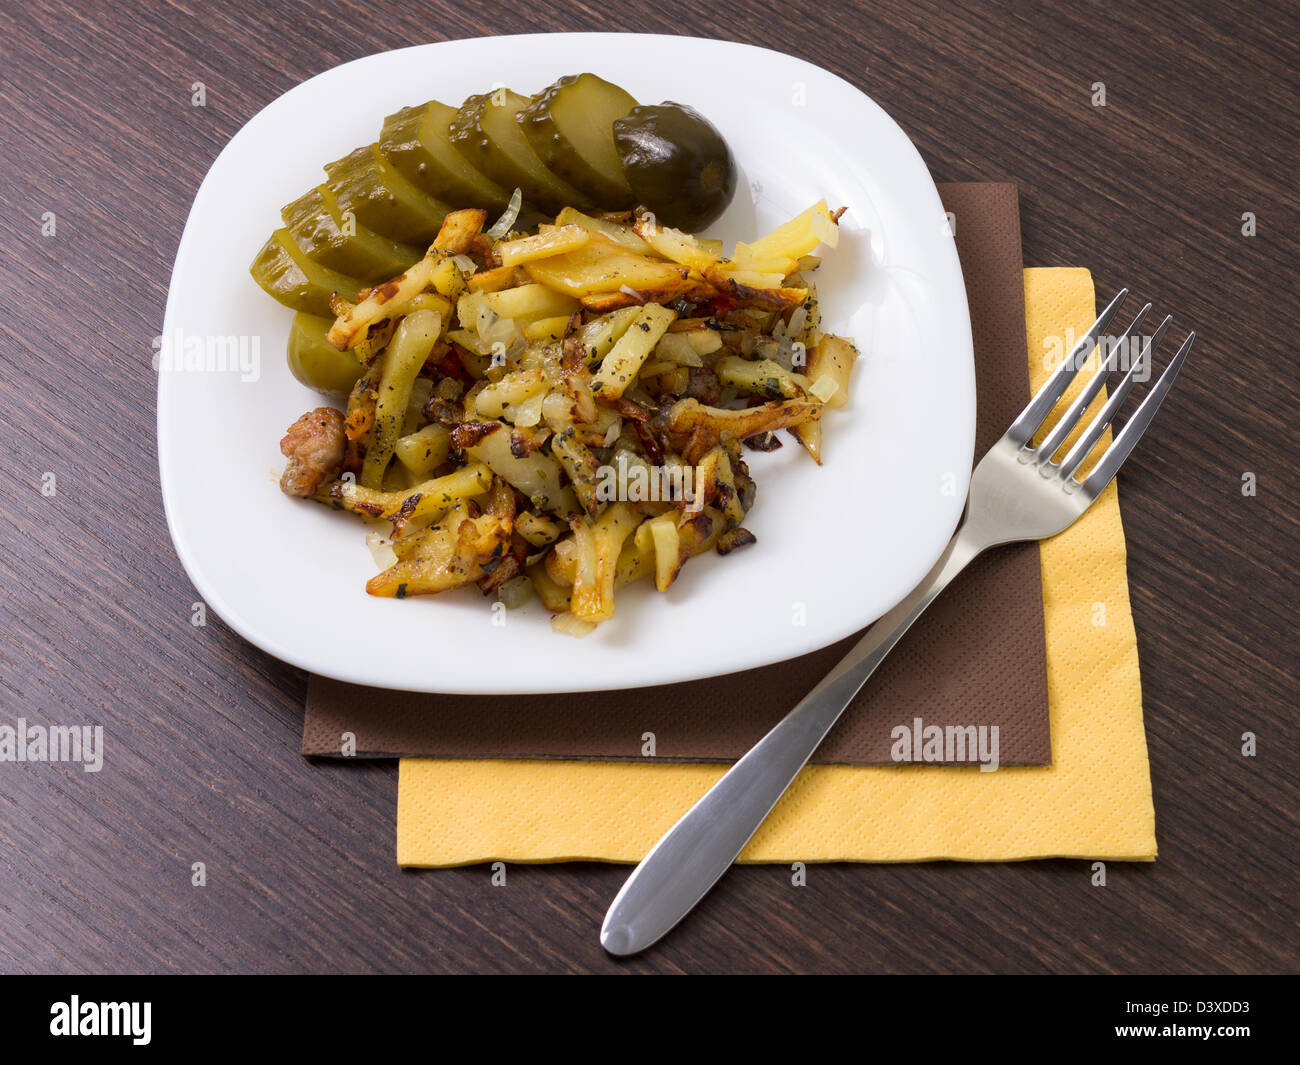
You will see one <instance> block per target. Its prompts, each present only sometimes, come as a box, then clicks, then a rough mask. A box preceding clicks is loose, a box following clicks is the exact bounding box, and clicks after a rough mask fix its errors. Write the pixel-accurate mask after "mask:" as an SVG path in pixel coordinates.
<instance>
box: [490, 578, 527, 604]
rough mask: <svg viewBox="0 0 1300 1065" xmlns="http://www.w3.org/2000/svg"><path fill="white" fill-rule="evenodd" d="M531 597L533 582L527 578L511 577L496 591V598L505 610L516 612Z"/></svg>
mask: <svg viewBox="0 0 1300 1065" xmlns="http://www.w3.org/2000/svg"><path fill="white" fill-rule="evenodd" d="M532 597H533V582H532V581H530V580H529V579H528V578H527V577H512V578H511V579H510V580H508V581H506V582H505V584H503V585H501V587H500V588H498V589H497V598H498V599H500V600H501V602H503V603H504V604H505V606H506V609H507V610H518V609H519V608H520V607H521V606H523V605H524V604H525V603H526V602H528V600H530V599H531V598H532Z"/></svg>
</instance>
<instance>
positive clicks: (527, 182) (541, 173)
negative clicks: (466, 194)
mask: <svg viewBox="0 0 1300 1065" xmlns="http://www.w3.org/2000/svg"><path fill="white" fill-rule="evenodd" d="M527 104H528V98H527V97H524V96H520V95H519V94H518V93H514V92H511V91H510V90H509V89H497V90H495V91H494V92H491V93H484V94H482V95H480V96H471V97H470V98H469V99H468V100H466V101H465V103H464V104H462V105H461V109H460V111H458V112H457V114H456V118H455V120H454V121H453V122H452V124H451V140H452V143H453V144H455V146H456V147H457V148H458V149H459V150H460V152H461V154H462V155H464V156H465V158H467V159H468V160H469V161H470V162H471V163H472V164H473V165H474V166H476V167H477V168H478V169H480V170H482V171H483V172H484V173H485V174H487V175H488V176H489V177H490V178H492V180H493V181H495V182H497V184H499V185H501V186H502V187H504V188H510V189H514V188H518V189H520V190H521V191H522V192H523V198H524V203H525V204H527V205H529V206H531V207H533V208H535V209H537V210H541V211H545V212H546V213H547V214H549V215H551V216H554V215H556V214H557V213H558V212H559V211H560V210H561V209H562V208H564V207H592V206H594V202H593V201H592V199H591V197H589V196H587V195H585V194H584V193H582V192H580V191H579V190H578V189H575V188H574V187H573V186H572V185H570V184H569V183H568V182H566V181H563V180H562V179H561V178H559V177H558V176H556V175H555V174H553V173H552V172H551V171H550V170H548V169H547V168H546V165H545V164H544V163H543V162H542V160H541V158H540V157H539V156H538V154H537V152H535V151H534V150H533V146H532V145H531V144H530V143H529V141H528V138H527V137H526V136H524V131H523V127H522V126H521V125H520V124H519V122H518V121H517V118H518V115H519V112H520V111H522V110H523V109H524V107H526V106H527Z"/></svg>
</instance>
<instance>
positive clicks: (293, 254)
mask: <svg viewBox="0 0 1300 1065" xmlns="http://www.w3.org/2000/svg"><path fill="white" fill-rule="evenodd" d="M249 272H250V273H251V274H252V275H253V280H254V281H256V282H257V283H258V284H259V285H261V286H262V288H263V289H264V290H265V291H266V292H267V293H268V294H269V295H271V296H272V297H274V298H275V299H277V300H279V301H280V302H281V303H283V304H284V305H285V306H286V307H292V308H293V309H294V310H295V311H306V312H307V313H308V314H317V315H321V316H322V317H324V316H327V315H332V313H333V312H332V311H331V310H330V296H331V295H332V294H333V293H335V292H337V293H338V294H339V295H340V296H342V297H343V298H344V299H348V300H355V299H356V298H357V290H358V289H360V288H361V287H362V285H361V282H359V281H358V280H357V279H356V278H355V277H349V276H348V275H346V274H341V273H339V272H338V271H337V270H331V269H329V268H328V267H325V266H321V264H320V263H318V262H315V261H314V260H312V259H309V258H308V257H307V256H306V255H305V254H304V253H303V250H302V249H301V248H300V247H298V244H297V242H296V241H295V240H294V239H293V237H292V235H291V234H290V233H289V231H288V230H287V229H283V228H281V229H277V230H276V231H275V232H274V233H272V234H271V239H270V240H268V241H267V242H266V243H265V244H264V245H262V250H261V251H259V252H258V253H257V258H255V259H254V260H253V265H252V266H250V267H249Z"/></svg>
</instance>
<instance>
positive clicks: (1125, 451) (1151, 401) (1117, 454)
mask: <svg viewBox="0 0 1300 1065" xmlns="http://www.w3.org/2000/svg"><path fill="white" fill-rule="evenodd" d="M1195 339H1196V334H1195V333H1188V334H1187V339H1186V340H1184V341H1183V346H1182V347H1181V348H1179V349H1178V353H1177V354H1176V355H1175V356H1174V357H1173V358H1172V359H1170V360H1169V365H1168V366H1166V367H1165V372H1164V373H1162V374H1161V375H1160V380H1159V381H1157V382H1156V383H1155V387H1153V388H1152V389H1151V391H1150V392H1148V393H1147V395H1146V398H1145V399H1144V400H1142V405H1141V406H1139V407H1138V409H1137V410H1135V411H1134V412H1133V417H1131V418H1130V419H1129V420H1128V422H1127V424H1126V425H1125V426H1124V428H1123V429H1121V430H1120V434H1119V436H1117V437H1116V438H1115V442H1114V443H1112V444H1111V445H1110V447H1109V448H1107V449H1106V454H1105V455H1103V456H1102V459H1101V461H1100V462H1099V463H1097V468H1096V469H1095V470H1093V471H1092V473H1090V474H1089V475H1088V479H1087V480H1086V481H1084V482H1083V490H1084V492H1086V493H1087V494H1088V495H1089V496H1091V497H1093V498H1096V496H1098V495H1099V494H1100V493H1101V490H1102V489H1103V488H1105V487H1106V486H1107V485H1108V484H1110V482H1111V481H1112V480H1113V479H1114V477H1115V474H1116V473H1118V472H1119V468H1120V467H1121V466H1122V465H1123V464H1124V460H1125V459H1127V458H1128V457H1129V454H1130V453H1131V452H1132V451H1133V448H1134V447H1135V446H1136V445H1137V442H1138V440H1140V439H1141V438H1142V434H1143V433H1144V432H1146V428H1147V426H1148V425H1150V424H1151V419H1152V418H1154V417H1155V416H1156V411H1157V410H1158V409H1159V407H1160V402H1161V400H1163V399H1164V398H1165V396H1166V395H1167V394H1168V392H1169V390H1170V389H1171V388H1172V387H1173V386H1174V378H1175V377H1177V376H1178V371H1179V370H1180V369H1181V368H1182V365H1183V360H1184V359H1186V358H1187V353H1188V352H1189V351H1191V350H1192V341H1194V340H1195Z"/></svg>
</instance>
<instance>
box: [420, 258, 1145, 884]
mask: <svg viewBox="0 0 1300 1065" xmlns="http://www.w3.org/2000/svg"><path fill="white" fill-rule="evenodd" d="M1025 303H1026V333H1027V335H1028V341H1029V372H1030V383H1031V385H1032V387H1033V388H1035V389H1036V388H1037V387H1038V386H1039V385H1040V384H1041V383H1042V382H1043V380H1044V379H1045V378H1046V377H1047V376H1048V373H1049V372H1050V371H1049V366H1050V356H1051V355H1052V353H1053V345H1054V344H1057V343H1058V341H1057V340H1056V339H1055V338H1060V340H1059V343H1064V342H1065V340H1066V339H1067V338H1068V337H1069V334H1070V330H1073V335H1074V336H1079V335H1082V334H1083V332H1084V331H1085V330H1086V329H1087V328H1088V326H1089V325H1090V324H1091V323H1092V320H1093V318H1094V317H1095V313H1094V306H1095V305H1094V295H1093V286H1092V276H1091V275H1090V274H1089V272H1088V271H1087V270H1078V269H1037V270H1026V271H1025ZM1055 353H1056V357H1057V359H1058V360H1059V358H1060V355H1061V354H1062V352H1061V351H1060V349H1059V347H1057V348H1056V349H1055ZM1080 383H1081V382H1080ZM1100 402H1101V400H1100V399H1099V400H1098V403H1100ZM1042 567H1043V607H1044V612H1045V621H1046V632H1047V667H1048V696H1049V700H1050V704H1051V725H1052V754H1053V764H1052V765H1050V766H1013V767H1007V768H1003V769H999V770H997V772H995V773H981V772H979V770H978V769H977V768H975V767H971V768H965V767H952V768H945V767H940V766H925V765H909V766H897V767H895V766H838V765H823V766H809V767H807V768H806V769H804V771H803V772H802V773H801V774H800V775H799V778H798V779H797V780H796V781H795V783H794V786H793V787H791V789H790V790H789V792H787V793H786V795H785V797H784V798H783V799H782V800H781V802H780V803H779V804H778V805H777V807H776V809H775V810H774V811H773V812H772V815H771V816H770V817H769V818H768V819H767V821H766V822H765V823H764V824H763V827H762V828H760V829H759V830H758V834H757V835H755V836H754V838H753V839H752V840H751V841H750V844H749V846H748V847H747V848H746V849H745V852H744V854H742V855H741V859H740V860H741V861H744V862H783V863H784V862H793V861H805V862H807V861H863V862H906V861H924V860H928V859H935V858H948V859H957V860H961V861H1010V860H1016V859H1025V858H1052V857H1064V858H1100V859H1114V860H1132V861H1154V860H1155V855H1156V840H1155V812H1154V809H1153V808H1152V804H1151V780H1150V773H1149V769H1148V765H1147V747H1146V735H1145V733H1144V731H1143V727H1142V692H1141V685H1140V681H1139V677H1138V658H1137V643H1136V638H1135V634H1134V631H1133V618H1132V615H1131V613H1130V611H1129V599H1128V583H1127V578H1126V573H1125V549H1124V532H1123V529H1122V527H1121V525H1120V514H1119V500H1118V497H1117V495H1116V490H1115V485H1114V484H1112V485H1111V486H1110V488H1108V489H1107V490H1106V492H1105V493H1104V494H1103V495H1102V497H1101V498H1100V499H1099V500H1098V501H1097V502H1096V503H1095V504H1094V505H1093V507H1092V508H1091V509H1090V510H1089V511H1088V512H1087V513H1086V514H1085V515H1084V517H1083V518H1082V519H1080V520H1079V521H1078V522H1077V523H1075V524H1074V525H1073V526H1071V528H1069V529H1067V530H1066V531H1065V532H1063V533H1062V534H1061V535H1060V536H1057V537H1055V538H1054V539H1052V540H1048V541H1046V542H1044V543H1043V545H1042ZM989 653H990V654H997V648H996V647H990V648H989ZM725 770H726V766H723V765H701V764H697V763H690V764H682V763H675V764H674V763H660V764H655V763H645V762H593V761H541V760H520V759H510V760H497V759H480V760H472V761H452V760H444V759H423V758H406V759H403V760H402V762H401V770H400V783H399V786H398V797H397V860H398V863H399V864H401V865H408V866H443V865H463V864H467V863H470V862H482V861H489V860H493V859H503V860H506V861H516V862H554V861H566V860H579V859H586V860H591V859H594V860H599V861H615V862H636V861H639V860H640V859H641V858H642V857H643V856H644V855H645V853H646V852H647V851H648V850H649V849H650V847H651V846H652V845H653V844H654V843H655V841H656V840H658V839H659V837H660V836H661V835H663V833H664V832H666V831H667V830H668V829H669V828H670V827H671V826H672V824H673V823H674V822H675V821H676V820H677V818H678V817H680V816H681V815H682V814H683V813H684V812H685V811H686V810H687V808H688V807H690V806H691V804H692V803H694V802H695V801H696V800H697V799H698V798H699V797H700V796H701V795H703V794H704V792H705V791H707V790H708V788H709V786H710V785H712V784H713V783H714V781H716V780H717V779H718V777H720V776H721V775H722V774H723V772H725Z"/></svg>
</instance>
